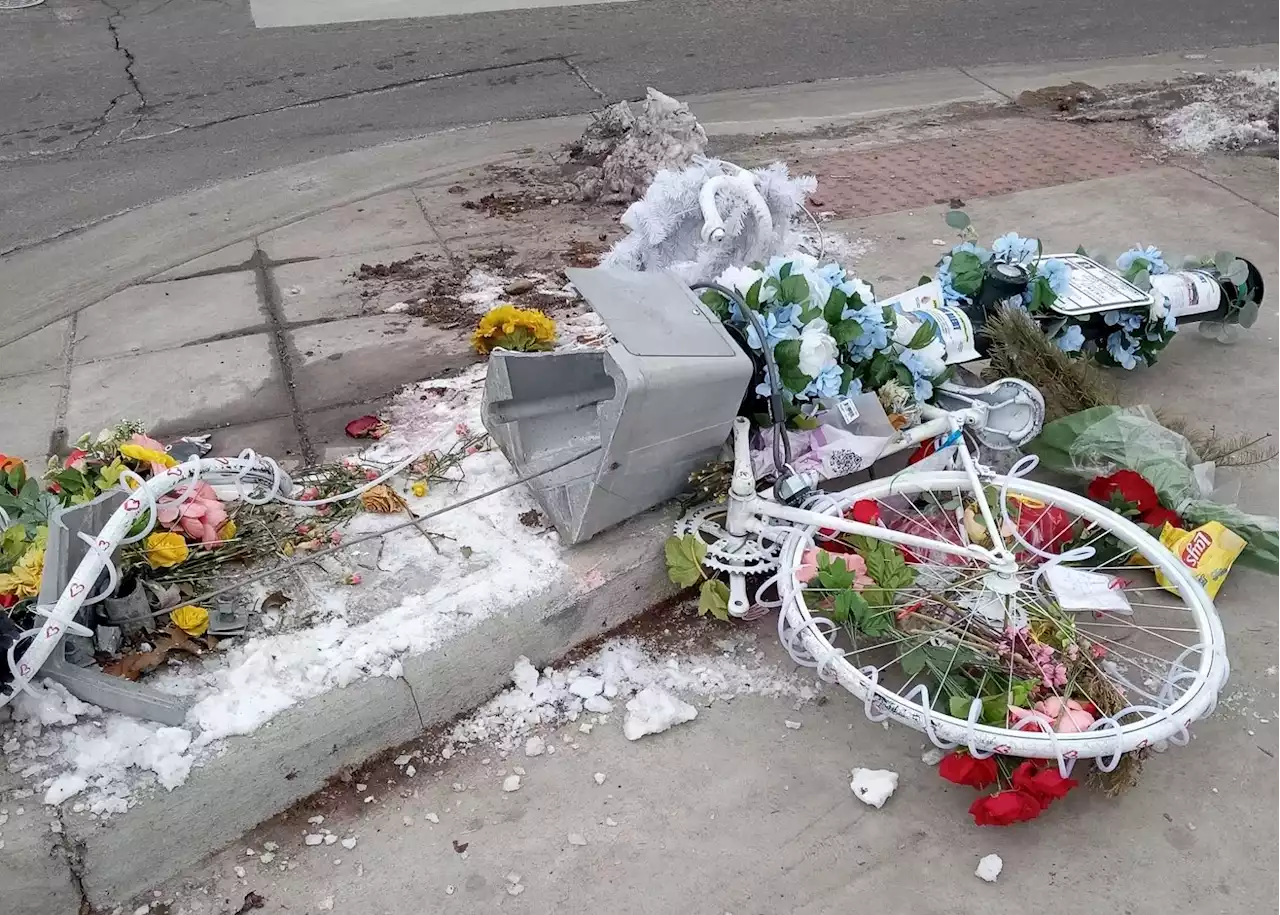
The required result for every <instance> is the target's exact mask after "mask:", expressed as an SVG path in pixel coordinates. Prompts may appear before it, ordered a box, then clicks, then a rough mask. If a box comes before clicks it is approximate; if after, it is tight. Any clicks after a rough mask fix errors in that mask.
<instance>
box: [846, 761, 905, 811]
mask: <svg viewBox="0 0 1280 915" xmlns="http://www.w3.org/2000/svg"><path fill="white" fill-rule="evenodd" d="M849 787H850V788H851V789H852V790H853V793H854V794H855V795H856V796H857V798H858V800H860V801H862V803H864V804H868V805H870V806H872V807H876V808H880V807H883V806H884V802H885V801H887V800H888V799H889V796H890V795H891V794H893V791H894V789H895V788H897V787H898V773H897V772H891V771H889V770H888V769H861V768H859V769H854V770H853V781H851V782H849Z"/></svg>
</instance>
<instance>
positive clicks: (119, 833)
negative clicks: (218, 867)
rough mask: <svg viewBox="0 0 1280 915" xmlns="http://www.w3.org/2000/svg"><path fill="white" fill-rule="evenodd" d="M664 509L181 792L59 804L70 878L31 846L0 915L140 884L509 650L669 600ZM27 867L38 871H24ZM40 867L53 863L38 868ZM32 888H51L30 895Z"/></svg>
mask: <svg viewBox="0 0 1280 915" xmlns="http://www.w3.org/2000/svg"><path fill="white" fill-rule="evenodd" d="M673 518H674V513H673V512H672V511H671V510H657V511H652V512H649V513H647V514H645V515H642V516H640V517H638V518H634V519H632V520H631V521H628V522H627V523H625V524H623V525H621V526H620V527H618V528H615V529H614V530H612V531H608V532H606V533H605V534H603V535H601V536H600V537H597V538H596V539H595V540H592V541H590V542H589V543H586V544H583V545H581V546H578V547H575V548H574V549H572V550H571V551H569V552H568V553H567V554H566V555H565V562H566V563H567V565H568V566H569V569H568V571H567V573H566V574H565V575H564V576H563V577H562V578H561V580H560V581H558V582H557V583H556V584H555V585H553V586H552V587H550V588H548V589H547V590H546V591H545V592H543V593H542V594H540V595H538V596H537V597H535V598H534V599H532V600H529V601H526V602H524V603H523V604H521V605H520V606H518V607H514V608H512V609H511V610H509V611H508V612H506V613H502V614H498V615H496V616H493V617H490V618H489V619H487V620H485V621H484V622H483V623H481V624H480V625H478V626H477V627H475V628H474V629H472V630H470V631H468V632H467V633H465V634H464V635H462V636H460V637H458V638H457V639H454V640H452V641H450V642H449V643H447V644H445V645H442V646H440V647H439V648H437V649H435V650H433V651H430V652H427V653H424V654H421V655H416V656H410V657H404V658H402V663H403V664H404V670H405V674H404V679H403V680H391V679H387V678H382V677H379V678H372V679H365V680H360V681H358V682H356V683H353V684H351V685H350V686H348V687H346V688H345V689H335V690H331V691H329V692H327V693H324V694H322V695H320V696H317V697H316V698H314V699H311V700H309V701H307V702H304V703H301V704H299V705H296V706H294V707H293V708H290V709H289V710H287V711H286V712H284V713H282V714H280V715H278V716H277V717H276V718H274V719H273V720H272V721H271V722H270V723H269V724H268V725H267V726H265V727H263V728H262V729H260V730H259V731H258V732H256V733H255V734H253V735H252V736H250V737H244V738H237V739H235V740H232V741H230V742H229V744H230V745H229V746H228V748H227V751H226V752H225V753H223V754H221V755H219V756H217V757H216V758H214V759H211V760H209V761H208V762H207V763H206V764H205V765H204V766H203V767H202V768H199V769H195V770H193V772H192V774H191V777H190V779H189V780H188V781H187V783H186V784H185V785H183V786H182V787H181V788H179V789H177V790H175V791H173V792H171V793H159V794H156V795H153V796H151V797H148V798H145V799H143V800H142V801H140V802H139V803H138V805H137V806H136V807H134V808H132V809H130V810H129V811H128V812H127V813H125V814H123V815H120V816H116V817H113V818H112V819H111V820H110V821H109V822H107V823H105V824H104V823H101V822H99V821H98V820H95V819H93V818H90V817H87V816H85V815H83V814H77V813H73V812H72V811H71V809H70V808H71V804H70V802H67V803H66V804H64V805H63V809H62V820H63V823H64V828H65V831H66V832H65V840H66V841H65V843H64V845H65V846H66V847H67V848H69V849H71V850H72V855H71V856H69V857H72V858H73V859H74V860H73V866H72V869H71V873H70V874H67V872H66V869H65V867H64V866H57V867H51V866H44V865H43V864H42V862H41V859H42V858H48V855H47V854H44V853H42V852H41V850H40V849H39V848H35V847H32V848H30V849H27V850H25V852H24V853H23V858H24V859H25V860H24V867H23V868H22V876H23V882H24V883H29V884H32V885H33V895H31V896H30V897H26V896H22V897H17V898H16V899H15V900H14V902H16V904H17V908H13V907H12V903H11V901H10V899H9V896H10V892H9V889H8V887H9V886H10V885H11V884H9V883H7V882H4V886H5V887H6V889H5V897H6V899H5V901H6V903H9V904H7V905H6V906H5V910H6V913H7V915H61V913H63V912H66V913H69V915H70V913H74V912H75V911H76V907H77V906H78V905H79V904H80V897H79V895H78V894H77V893H75V892H74V887H75V886H76V885H77V884H78V885H79V886H82V887H83V893H84V897H83V898H85V899H87V900H88V901H89V903H90V904H92V905H94V906H106V905H114V904H118V903H121V902H123V901H125V900H127V899H128V898H130V897H132V896H134V895H137V894H139V893H142V892H145V891H147V890H149V889H150V888H151V887H153V886H155V885H157V884H159V883H162V882H164V881H166V880H168V879H170V878H171V877H173V876H175V875H176V874H178V873H180V872H182V871H183V870H184V869H186V868H188V867H190V866H191V865H194V864H196V863H198V862H199V861H201V860H202V859H204V858H206V857H207V856H208V855H209V854H210V852H211V850H214V849H219V848H221V847H223V846H225V845H227V844H228V843H230V842H233V841H235V840H236V839H238V838H239V837H240V836H241V835H243V834H244V833H246V832H248V831H249V830H250V829H252V828H253V827H255V826H257V825H258V824H259V823H261V822H262V821H263V820H266V819H268V818H269V817H271V816H274V815H275V814H277V813H279V812H280V811H282V810H285V809H287V808H288V807H290V806H291V805H292V804H293V803H295V802H296V801H298V800H300V799H302V798H304V797H306V796H308V795H310V794H312V793H314V792H315V791H317V790H319V789H320V788H321V787H323V785H324V784H325V782H326V781H327V780H329V779H330V778H332V777H333V776H334V775H336V774H337V772H338V770H339V769H341V768H342V767H343V766H354V765H358V764H359V763H361V762H364V761H365V760H366V759H368V758H369V757H370V756H373V755H375V754H377V753H379V752H381V751H383V750H386V749H388V748H390V747H394V746H397V745H399V744H402V743H405V742H407V741H409V740H411V739H413V738H415V737H417V736H419V735H420V734H421V733H422V731H423V730H424V729H427V728H431V727H434V726H437V725H440V724H444V723H446V722H448V721H450V720H452V719H453V718H455V717H457V716H458V715H460V714H462V713H464V712H467V711H469V710H470V709H472V708H475V707H476V706H477V705H479V704H480V703H482V702H483V701H485V700H486V699H487V698H489V697H490V696H492V695H493V694H494V693H496V692H498V691H499V690H501V689H502V688H503V687H504V686H506V685H507V678H508V676H509V674H510V671H511V667H512V665H513V664H514V663H515V660H516V659H517V658H518V657H519V656H520V655H522V654H523V655H526V656H528V657H529V658H530V659H531V660H532V661H534V663H535V664H537V665H539V666H541V665H542V664H545V663H547V662H550V661H554V660H556V659H558V658H560V657H562V656H564V655H565V654H566V653H568V652H569V651H570V650H571V649H573V648H575V647H576V646H578V645H580V644H582V643H583V642H586V641H588V640H589V639H592V638H595V637H597V636H599V635H601V634H602V633H605V632H607V631H609V630H611V629H614V628H616V627H617V626H619V625H621V624H622V623H623V622H625V621H626V620H627V619H629V618H631V617H632V616H635V615H636V614H637V613H639V612H641V611H643V610H645V609H647V608H648V607H649V606H651V605H653V604H654V603H656V602H658V601H660V600H663V599H664V598H666V597H668V596H670V595H671V594H673V593H674V586H673V585H672V584H671V583H670V581H669V580H668V579H667V575H666V566H665V562H664V560H663V557H662V550H661V549H660V545H661V543H662V541H663V540H664V539H665V538H666V537H667V536H668V535H669V534H670V531H671V524H672V521H673ZM38 800H39V799H38V798H33V799H32V803H33V805H38ZM49 838H50V839H54V840H56V839H57V837H56V836H52V835H50V836H49ZM47 844H49V845H51V846H56V845H57V843H56V841H54V842H51V843H47ZM49 860H54V859H49ZM37 864H42V866H41V870H40V872H38V876H33V874H35V873H37V872H35V871H34V870H33V871H32V872H31V873H28V868H35V867H36V865H37ZM50 870H53V871H56V872H55V873H44V872H45V871H50ZM37 883H38V884H39V886H40V887H42V888H43V887H49V888H50V889H45V890H44V894H43V895H35V894H34V886H35V884H37ZM64 885H65V886H66V887H67V888H68V889H72V892H68V891H67V890H66V889H63V886H64ZM55 886H56V887H58V889H59V890H60V891H59V892H57V893H56V895H55V894H54V892H53V890H52V887H55ZM27 898H30V899H31V903H30V904H27V903H26V902H25V900H26V899H27Z"/></svg>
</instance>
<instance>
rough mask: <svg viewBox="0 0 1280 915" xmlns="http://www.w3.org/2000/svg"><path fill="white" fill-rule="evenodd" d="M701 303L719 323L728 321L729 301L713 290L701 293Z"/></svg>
mask: <svg viewBox="0 0 1280 915" xmlns="http://www.w3.org/2000/svg"><path fill="white" fill-rule="evenodd" d="M701 301H702V304H703V305H706V306H707V307H708V308H710V309H711V311H712V312H713V313H714V314H715V316H716V317H717V318H719V319H720V320H721V321H727V320H729V300H728V299H726V298H725V297H724V296H722V295H721V294H720V293H718V292H716V291H715V290H714V289H708V290H706V291H704V292H703V293H702V296H701Z"/></svg>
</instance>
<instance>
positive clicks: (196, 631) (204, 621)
mask: <svg viewBox="0 0 1280 915" xmlns="http://www.w3.org/2000/svg"><path fill="white" fill-rule="evenodd" d="M169 619H170V620H172V621H173V625H175V626H177V627H178V628H179V629H181V630H182V631H183V632H185V633H186V634H187V635H195V636H200V635H204V634H205V633H206V632H208V631H209V611H208V610H206V609H205V608H204V607H179V608H178V609H177V610H174V611H173V612H172V613H170V614H169Z"/></svg>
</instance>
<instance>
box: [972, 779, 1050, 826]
mask: <svg viewBox="0 0 1280 915" xmlns="http://www.w3.org/2000/svg"><path fill="white" fill-rule="evenodd" d="M1042 809H1043V808H1042V807H1041V806H1040V802H1039V801H1037V800H1036V799H1035V798H1034V797H1032V796H1031V795H1030V794H1028V793H1027V792H1025V791H1022V790H1020V789H1018V788H1014V789H1013V790H1011V791H997V792H996V793H995V794H988V795H984V796H983V797H980V798H978V799H977V800H976V801H974V802H973V804H972V805H970V807H969V813H971V814H972V815H973V822H975V823H977V824H978V825H979V826H1008V825H1009V824H1011V823H1023V822H1026V821H1027V820H1034V819H1035V818H1036V817H1038V816H1040V811H1041V810H1042Z"/></svg>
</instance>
